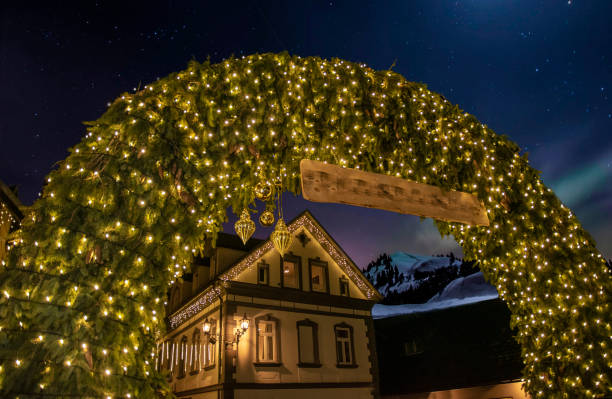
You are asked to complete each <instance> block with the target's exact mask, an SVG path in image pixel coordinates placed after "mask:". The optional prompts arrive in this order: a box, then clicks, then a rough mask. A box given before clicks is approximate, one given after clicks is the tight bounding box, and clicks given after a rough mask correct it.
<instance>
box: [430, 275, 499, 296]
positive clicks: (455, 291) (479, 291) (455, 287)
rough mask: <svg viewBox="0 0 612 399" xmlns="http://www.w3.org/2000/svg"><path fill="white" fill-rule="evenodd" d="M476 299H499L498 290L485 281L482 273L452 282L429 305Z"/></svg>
mask: <svg viewBox="0 0 612 399" xmlns="http://www.w3.org/2000/svg"><path fill="white" fill-rule="evenodd" d="M474 297H487V298H491V299H493V298H497V290H496V289H495V287H493V286H492V285H491V284H489V283H487V282H486V281H485V279H484V276H483V275H482V272H478V273H474V274H470V275H469V276H466V277H459V278H457V279H455V280H453V281H451V282H450V283H449V284H448V285H447V286H446V287H445V288H444V289H443V290H442V292H439V293H438V294H436V295H434V296H433V297H432V298H431V299H430V300H429V301H427V303H434V302H443V301H448V300H453V299H459V300H461V299H465V298H474Z"/></svg>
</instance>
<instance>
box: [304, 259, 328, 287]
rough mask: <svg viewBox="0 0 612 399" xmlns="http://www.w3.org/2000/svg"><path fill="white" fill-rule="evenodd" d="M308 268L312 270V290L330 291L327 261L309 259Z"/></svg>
mask: <svg viewBox="0 0 612 399" xmlns="http://www.w3.org/2000/svg"><path fill="white" fill-rule="evenodd" d="M308 269H309V270H310V290H311V291H315V292H329V291H328V289H327V288H328V285H329V284H327V281H328V278H327V262H322V261H320V260H315V259H309V260H308Z"/></svg>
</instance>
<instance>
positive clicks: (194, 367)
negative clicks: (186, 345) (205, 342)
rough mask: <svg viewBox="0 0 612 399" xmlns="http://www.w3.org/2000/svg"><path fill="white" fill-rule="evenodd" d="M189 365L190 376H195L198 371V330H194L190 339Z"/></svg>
mask: <svg viewBox="0 0 612 399" xmlns="http://www.w3.org/2000/svg"><path fill="white" fill-rule="evenodd" d="M191 345H192V346H191V364H190V367H189V369H190V370H191V374H196V373H197V372H198V370H200V329H199V328H196V329H195V331H194V332H193V337H192V338H191Z"/></svg>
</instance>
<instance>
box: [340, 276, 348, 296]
mask: <svg viewBox="0 0 612 399" xmlns="http://www.w3.org/2000/svg"><path fill="white" fill-rule="evenodd" d="M340 295H342V296H349V282H348V279H347V278H346V277H344V276H342V277H340Z"/></svg>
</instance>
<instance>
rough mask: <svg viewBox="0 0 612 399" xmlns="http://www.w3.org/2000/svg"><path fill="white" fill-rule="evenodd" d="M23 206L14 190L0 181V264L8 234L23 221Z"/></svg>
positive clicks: (4, 252)
mask: <svg viewBox="0 0 612 399" xmlns="http://www.w3.org/2000/svg"><path fill="white" fill-rule="evenodd" d="M23 210H24V206H23V205H22V204H21V202H20V201H19V198H17V194H16V192H15V191H14V189H11V188H10V187H8V186H7V185H6V184H4V183H3V182H2V181H0V264H1V262H3V260H4V258H5V256H6V252H7V244H8V241H9V234H10V233H11V232H12V231H14V230H15V229H17V228H18V227H19V224H20V222H21V219H23Z"/></svg>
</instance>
